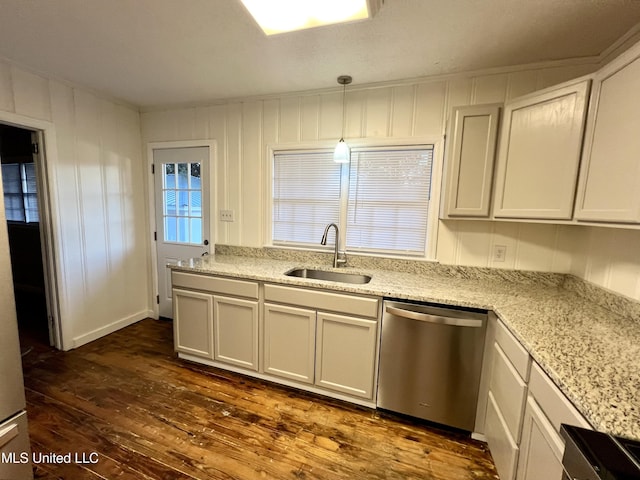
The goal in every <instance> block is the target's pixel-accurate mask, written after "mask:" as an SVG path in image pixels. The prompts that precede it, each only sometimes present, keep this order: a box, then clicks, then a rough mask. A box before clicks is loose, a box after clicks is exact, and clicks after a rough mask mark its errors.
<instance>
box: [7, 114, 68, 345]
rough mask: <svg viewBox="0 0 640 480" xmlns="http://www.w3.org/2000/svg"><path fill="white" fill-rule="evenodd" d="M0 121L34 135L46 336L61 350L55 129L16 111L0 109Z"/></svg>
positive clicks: (62, 327) (63, 334)
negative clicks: (45, 307)
mask: <svg viewBox="0 0 640 480" xmlns="http://www.w3.org/2000/svg"><path fill="white" fill-rule="evenodd" d="M0 123H3V124H5V125H11V126H13V127H17V128H21V129H23V130H29V131H31V132H34V133H35V134H36V135H37V136H38V143H39V147H40V148H39V152H38V160H39V162H40V165H38V168H36V171H37V172H38V173H37V175H38V208H39V209H40V211H39V216H40V222H39V223H40V239H41V242H42V251H41V256H42V263H43V265H42V266H43V268H44V277H45V283H46V288H45V291H46V297H47V310H48V311H47V315H48V317H49V318H48V319H47V323H48V325H49V339H50V341H51V343H52V345H53V346H54V347H55V348H57V349H58V350H62V349H63V346H64V345H65V342H64V339H65V338H69V337H70V336H69V335H67V333H68V332H67V329H66V328H65V323H64V321H63V318H65V317H64V311H65V306H64V305H63V304H61V301H60V293H59V286H60V285H64V279H63V278H62V276H61V272H62V268H61V266H60V265H59V260H58V256H56V245H59V244H60V237H59V235H58V232H61V231H62V227H61V225H60V224H59V221H60V215H59V214H58V211H57V210H58V209H57V204H56V202H55V199H56V198H57V193H56V191H55V186H56V185H57V183H56V181H55V180H56V178H55V168H52V165H56V164H57V163H58V146H57V141H56V139H57V137H56V130H55V126H54V124H53V123H51V122H48V121H45V120H38V119H35V118H31V117H25V116H23V115H19V114H16V113H11V112H6V111H1V110H0Z"/></svg>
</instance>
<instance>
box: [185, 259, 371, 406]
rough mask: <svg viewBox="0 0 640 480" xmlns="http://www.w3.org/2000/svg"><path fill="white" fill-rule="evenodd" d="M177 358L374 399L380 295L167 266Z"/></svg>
mask: <svg viewBox="0 0 640 480" xmlns="http://www.w3.org/2000/svg"><path fill="white" fill-rule="evenodd" d="M172 283H173V286H174V288H173V308H174V319H173V322H174V344H175V350H176V351H177V352H178V354H179V356H180V357H181V358H186V359H188V360H192V361H196V362H197V361H200V362H201V363H204V364H207V365H212V366H216V367H219V368H227V369H229V370H233V371H242V372H244V373H246V374H248V375H253V376H257V377H259V378H263V379H266V380H271V381H274V382H279V383H284V384H286V385H290V386H297V387H299V388H302V389H307V390H310V391H313V392H316V393H323V394H325V395H328V396H333V397H335V398H340V399H343V400H349V401H352V402H355V403H360V404H362V405H367V406H374V405H375V398H374V396H375V387H376V368H377V356H378V320H379V317H380V299H379V298H376V297H368V296H361V295H352V294H343V293H337V292H332V291H327V290H319V289H311V288H298V287H291V286H284V285H276V284H259V283H258V282H254V281H248V280H242V279H231V278H225V277H218V276H215V275H205V274H197V273H187V272H180V271H173V272H172Z"/></svg>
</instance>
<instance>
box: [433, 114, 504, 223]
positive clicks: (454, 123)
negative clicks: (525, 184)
mask: <svg viewBox="0 0 640 480" xmlns="http://www.w3.org/2000/svg"><path fill="white" fill-rule="evenodd" d="M499 115H500V105H472V106H466V107H455V108H454V109H453V112H452V115H451V125H450V130H449V138H450V143H449V152H450V153H449V155H448V158H447V185H446V188H445V189H444V190H445V199H444V204H445V207H444V216H445V217H447V216H449V217H488V216H489V206H490V200H491V184H492V181H493V165H494V161H495V150H496V139H497V135H498V118H499Z"/></svg>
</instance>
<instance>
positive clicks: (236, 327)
mask: <svg viewBox="0 0 640 480" xmlns="http://www.w3.org/2000/svg"><path fill="white" fill-rule="evenodd" d="M213 338H214V342H215V346H214V359H215V360H217V361H219V362H225V363H228V364H230V365H236V366H238V367H242V368H247V369H249V370H255V371H257V370H258V302H257V301H255V300H245V299H241V298H231V297H223V296H218V295H215V296H214V297H213Z"/></svg>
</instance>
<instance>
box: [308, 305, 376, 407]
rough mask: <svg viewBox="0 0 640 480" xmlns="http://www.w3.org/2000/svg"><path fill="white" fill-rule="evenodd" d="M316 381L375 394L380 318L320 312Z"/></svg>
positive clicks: (369, 395)
mask: <svg viewBox="0 0 640 480" xmlns="http://www.w3.org/2000/svg"><path fill="white" fill-rule="evenodd" d="M317 322H318V323H317V334H316V382H315V383H316V385H318V386H321V387H324V388H328V389H330V390H335V391H338V392H342V393H347V394H349V395H354V396H357V397H363V398H367V399H371V398H373V386H374V375H373V374H374V371H375V363H376V353H377V326H378V322H377V321H376V320H364V319H361V318H354V317H346V316H342V315H333V314H329V313H322V312H318V317H317Z"/></svg>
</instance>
